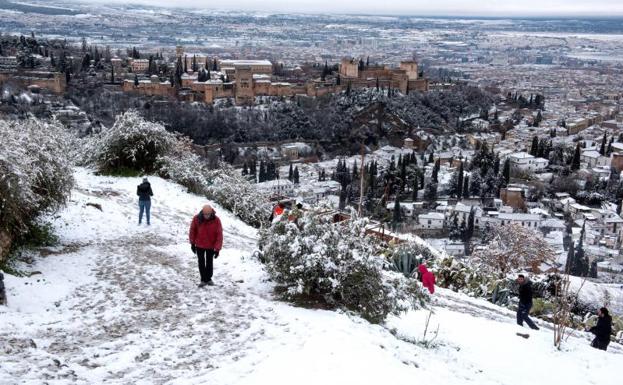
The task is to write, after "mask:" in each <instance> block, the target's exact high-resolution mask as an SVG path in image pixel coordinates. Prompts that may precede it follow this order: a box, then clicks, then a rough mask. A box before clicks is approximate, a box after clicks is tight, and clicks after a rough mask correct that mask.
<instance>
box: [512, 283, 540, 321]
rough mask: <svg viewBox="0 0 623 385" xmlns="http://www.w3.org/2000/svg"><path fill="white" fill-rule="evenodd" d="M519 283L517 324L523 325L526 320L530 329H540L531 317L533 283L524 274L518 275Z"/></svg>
mask: <svg viewBox="0 0 623 385" xmlns="http://www.w3.org/2000/svg"><path fill="white" fill-rule="evenodd" d="M517 283H518V284H519V305H518V306H517V325H519V326H523V322H524V321H526V323H527V324H528V326H529V327H530V329H534V330H539V327H538V326H536V324H535V323H534V322H533V321H532V320H531V319H530V316H529V314H530V309H531V308H532V284H531V283H530V281H528V280H527V279H526V277H525V276H524V275H523V274H519V275H518V276H517Z"/></svg>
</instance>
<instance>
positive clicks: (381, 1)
mask: <svg viewBox="0 0 623 385" xmlns="http://www.w3.org/2000/svg"><path fill="white" fill-rule="evenodd" d="M86 1H87V0H83V2H86ZM98 1H105V2H106V3H120V4H127V3H134V4H146V5H159V6H176V7H180V6H185V7H201V8H216V9H236V10H252V11H271V12H272V11H283V12H313V13H366V14H409V15H439V16H446V15H448V16H460V15H464V16H513V15H517V16H539V15H546V16H623V0H541V1H539V0H520V1H517V0H435V1H430V0H428V1H423V0H222V1H215V0H208V1H206V0H184V1H165V0H98Z"/></svg>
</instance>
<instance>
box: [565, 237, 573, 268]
mask: <svg viewBox="0 0 623 385" xmlns="http://www.w3.org/2000/svg"><path fill="white" fill-rule="evenodd" d="M574 245H575V243H574V242H573V241H571V244H570V245H569V250H567V261H566V262H565V273H567V274H571V270H572V268H573V264H574V262H575V247H574Z"/></svg>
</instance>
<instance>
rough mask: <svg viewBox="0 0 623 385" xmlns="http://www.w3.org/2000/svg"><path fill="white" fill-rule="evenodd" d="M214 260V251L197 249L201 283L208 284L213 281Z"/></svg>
mask: <svg viewBox="0 0 623 385" xmlns="http://www.w3.org/2000/svg"><path fill="white" fill-rule="evenodd" d="M213 260H214V250H212V249H200V248H198V247H197V263H198V264H199V275H200V276H201V282H208V281H209V280H211V279H212V262H213Z"/></svg>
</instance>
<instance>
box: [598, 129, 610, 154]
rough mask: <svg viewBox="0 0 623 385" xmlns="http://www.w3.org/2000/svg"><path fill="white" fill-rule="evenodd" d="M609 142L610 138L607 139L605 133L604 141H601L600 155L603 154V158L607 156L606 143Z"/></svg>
mask: <svg viewBox="0 0 623 385" xmlns="http://www.w3.org/2000/svg"><path fill="white" fill-rule="evenodd" d="M607 140H608V138H607V137H606V133H605V132H604V137H603V139H601V147H600V148H599V154H601V156H604V155H606V141H607Z"/></svg>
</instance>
